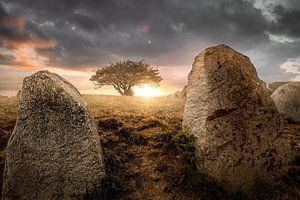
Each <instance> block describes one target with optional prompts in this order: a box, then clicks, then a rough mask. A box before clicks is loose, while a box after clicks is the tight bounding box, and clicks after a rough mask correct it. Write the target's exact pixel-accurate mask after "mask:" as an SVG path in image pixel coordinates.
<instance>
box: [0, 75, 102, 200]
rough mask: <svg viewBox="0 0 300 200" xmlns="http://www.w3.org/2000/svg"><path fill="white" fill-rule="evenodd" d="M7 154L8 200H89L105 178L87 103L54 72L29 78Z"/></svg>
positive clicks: (5, 191) (25, 82)
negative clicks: (90, 195)
mask: <svg viewBox="0 0 300 200" xmlns="http://www.w3.org/2000/svg"><path fill="white" fill-rule="evenodd" d="M6 152H7V154H6V163H5V169H4V183H3V197H4V199H9V200H10V199H11V200H12V199H28V200H32V199H38V200H44V199H45V200H46V199H47V200H49V199H64V200H65V199H67V200H68V199H83V196H84V195H85V194H87V193H89V194H91V193H92V192H94V191H95V190H98V189H99V188H100V187H101V181H102V180H103V178H104V176H105V171H104V162H103V155H102V149H101V144H100V140H99V136H98V134H97V130H96V128H95V125H94V121H93V118H92V117H91V115H90V112H89V110H88V109H87V107H86V102H85V101H84V100H83V99H82V97H81V96H80V94H79V92H78V91H77V89H76V88H75V87H74V86H73V85H71V84H70V83H69V82H67V81H66V80H65V79H63V78H61V77H60V76H58V75H57V74H54V73H50V72H48V71H40V72H37V73H35V74H33V75H32V76H30V77H27V78H25V79H24V82H23V87H22V95H21V97H20V105H19V110H18V117H17V122H16V126H15V128H14V131H13V134H12V136H11V138H10V140H9V142H8V145H7V148H6Z"/></svg>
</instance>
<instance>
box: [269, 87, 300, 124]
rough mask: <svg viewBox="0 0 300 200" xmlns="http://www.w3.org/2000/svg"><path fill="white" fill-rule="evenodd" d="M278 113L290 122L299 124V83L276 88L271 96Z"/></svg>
mask: <svg viewBox="0 0 300 200" xmlns="http://www.w3.org/2000/svg"><path fill="white" fill-rule="evenodd" d="M271 98H272V99H273V101H274V103H275V105H276V107H277V110H278V111H279V113H282V114H284V115H285V116H286V117H287V118H288V119H289V120H290V121H293V122H297V123H300V82H290V83H287V84H284V85H282V86H280V87H278V88H277V89H276V90H275V91H274V92H273V93H272V95H271Z"/></svg>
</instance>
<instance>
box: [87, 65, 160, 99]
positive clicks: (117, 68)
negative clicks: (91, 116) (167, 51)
mask: <svg viewBox="0 0 300 200" xmlns="http://www.w3.org/2000/svg"><path fill="white" fill-rule="evenodd" d="M90 80H91V81H93V82H94V84H95V85H96V86H98V87H102V86H104V85H111V86H113V87H114V88H115V89H116V90H117V91H118V92H119V93H120V94H121V95H122V96H133V94H134V92H133V90H132V88H133V86H137V85H142V84H145V83H148V84H151V85H158V84H159V82H160V81H161V80H162V78H161V76H160V75H159V71H158V69H154V68H153V67H151V66H150V65H148V64H146V63H144V62H143V61H140V62H133V61H130V60H127V61H123V62H117V63H111V64H110V65H108V66H105V67H103V68H100V69H98V70H97V71H96V74H94V75H93V76H92V77H91V79H90Z"/></svg>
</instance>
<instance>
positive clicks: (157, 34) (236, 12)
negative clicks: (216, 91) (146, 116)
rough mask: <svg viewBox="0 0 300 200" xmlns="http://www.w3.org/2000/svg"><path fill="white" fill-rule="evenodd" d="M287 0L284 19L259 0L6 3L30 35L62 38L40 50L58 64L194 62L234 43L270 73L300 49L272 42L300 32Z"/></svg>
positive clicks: (280, 9)
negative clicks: (203, 52) (264, 9)
mask: <svg viewBox="0 0 300 200" xmlns="http://www.w3.org/2000/svg"><path fill="white" fill-rule="evenodd" d="M287 2H288V3H286V4H285V6H283V5H279V4H272V6H271V8H272V9H271V11H270V12H271V13H272V14H273V15H274V16H276V19H277V21H276V22H274V21H273V22H272V21H269V20H268V19H267V18H266V17H265V16H264V15H263V14H262V10H261V9H258V8H256V7H255V6H254V0H253V1H252V0H247V1H246V0H201V1H199V0H189V1H184V0H165V1H161V0H153V1H148V0H85V1H82V0H51V1H49V0H2V5H3V7H5V9H6V10H7V12H8V13H9V15H12V16H23V17H24V19H25V20H26V26H25V32H24V33H23V35H22V36H24V34H25V33H27V34H28V35H29V36H30V37H31V38H32V37H33V36H32V35H35V37H37V38H41V39H40V40H45V39H51V40H53V41H55V42H56V45H55V46H54V48H37V52H38V53H39V54H40V55H43V56H45V57H48V58H49V64H50V65H51V66H56V67H62V68H68V67H72V68H76V67H77V68H79V67H94V66H98V65H101V64H106V63H108V62H111V61H112V62H114V61H118V60H122V59H127V58H129V59H136V60H141V59H145V60H146V62H150V63H151V64H154V65H169V66H172V65H177V66H178V65H185V66H188V65H191V63H192V60H193V57H195V55H196V53H198V52H199V51H200V50H201V49H202V48H204V47H206V46H208V45H213V44H217V43H226V44H229V45H231V46H233V47H234V48H237V49H238V50H240V51H242V52H244V53H248V52H254V53H253V62H254V63H255V64H257V65H258V67H259V70H260V72H261V73H262V74H263V75H267V74H268V73H269V74H271V73H274V74H278V73H281V72H280V68H279V64H280V63H282V62H284V61H285V60H286V59H288V58H289V57H291V56H294V57H295V56H297V55H296V53H297V52H299V50H300V47H299V44H298V43H289V44H280V43H278V42H276V41H272V40H270V34H274V35H279V36H281V35H283V36H289V37H293V38H298V37H300V36H299V28H300V25H299V20H298V19H299V18H300V16H299V9H300V8H299V3H298V2H299V1H297V0H289V1H287ZM0 32H1V33H2V34H3V35H5V34H6V36H5V37H7V38H8V37H9V36H10V37H15V38H16V40H17V38H18V35H14V34H11V32H10V33H9V34H8V33H5V31H0ZM14 33H17V32H14ZM29 33H30V34H29ZM29 36H27V37H29ZM21 38H22V37H21ZM295 52H296V53H295ZM260 55H263V56H265V60H262V59H261V58H260ZM269 59H271V60H270V61H268V60H269ZM275 66H276V67H275Z"/></svg>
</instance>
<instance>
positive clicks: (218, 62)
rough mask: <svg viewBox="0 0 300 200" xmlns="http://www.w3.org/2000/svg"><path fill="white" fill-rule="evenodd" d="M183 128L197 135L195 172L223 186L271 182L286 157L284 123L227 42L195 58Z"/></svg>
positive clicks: (248, 65)
mask: <svg viewBox="0 0 300 200" xmlns="http://www.w3.org/2000/svg"><path fill="white" fill-rule="evenodd" d="M183 127H185V128H187V129H188V130H189V133H190V134H193V135H194V136H196V159H197V167H198V169H199V171H200V172H202V173H204V174H206V175H208V176H210V177H211V178H212V179H214V180H216V181H217V182H218V183H220V184H222V185H223V186H224V187H225V188H227V189H228V190H238V189H241V188H244V189H245V188H250V187H251V186H253V184H255V183H256V181H258V179H263V180H264V181H275V180H277V178H278V177H279V176H281V174H282V173H285V171H286V167H285V166H286V165H287V163H288V162H289V161H290V159H289V158H290V157H289V156H290V153H291V148H290V145H289V142H288V141H286V140H285V139H284V138H283V137H281V130H282V129H283V127H284V123H283V120H282V119H281V117H280V115H279V114H278V112H277V110H276V107H275V105H274V103H273V101H272V99H271V98H270V96H269V91H268V89H267V88H266V84H265V83H264V82H263V81H261V80H260V79H259V78H258V76H257V73H256V70H255V68H254V66H253V65H252V63H251V62H250V60H249V58H248V57H246V56H244V55H243V54H240V53H238V52H237V51H235V50H234V49H232V48H230V47H228V46H226V45H218V46H213V47H210V48H207V49H204V50H203V51H202V52H201V53H200V54H199V55H198V56H197V57H196V58H195V60H194V63H193V67H192V71H191V72H190V74H189V76H188V88H187V101H186V104H185V110H184V119H183Z"/></svg>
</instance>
